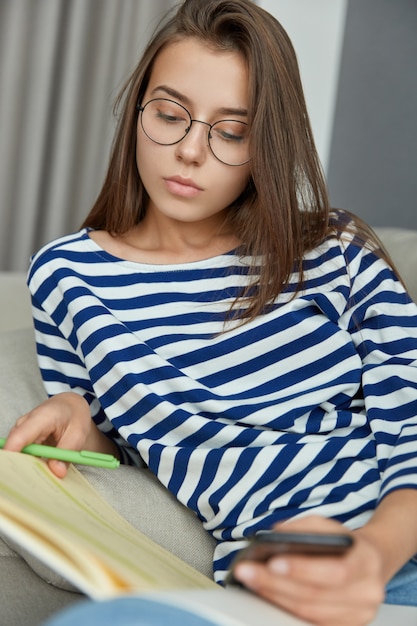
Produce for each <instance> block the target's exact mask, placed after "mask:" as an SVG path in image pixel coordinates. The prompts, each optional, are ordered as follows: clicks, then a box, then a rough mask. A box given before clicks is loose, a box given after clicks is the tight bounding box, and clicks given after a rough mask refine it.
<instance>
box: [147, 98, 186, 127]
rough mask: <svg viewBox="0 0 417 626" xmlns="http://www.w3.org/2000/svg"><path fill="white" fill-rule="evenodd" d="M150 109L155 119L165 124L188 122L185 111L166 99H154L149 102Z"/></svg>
mask: <svg viewBox="0 0 417 626" xmlns="http://www.w3.org/2000/svg"><path fill="white" fill-rule="evenodd" d="M151 111H152V114H153V116H154V118H155V119H156V120H159V121H161V122H164V123H166V124H184V123H186V124H188V122H189V119H188V115H187V112H186V111H185V110H184V109H183V108H182V107H181V106H180V105H179V104H176V103H175V102H170V101H167V100H154V101H153V102H152V103H151Z"/></svg>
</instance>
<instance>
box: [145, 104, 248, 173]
mask: <svg viewBox="0 0 417 626" xmlns="http://www.w3.org/2000/svg"><path fill="white" fill-rule="evenodd" d="M155 100H163V101H164V102H172V103H173V104H176V105H178V106H179V107H181V108H182V109H184V111H185V112H186V113H187V115H188V117H189V118H190V125H189V126H188V128H186V130H185V134H184V136H183V137H181V139H178V141H173V142H171V143H162V142H160V141H156V140H155V139H154V138H153V137H151V136H150V135H148V133H147V132H146V130H145V128H144V126H143V121H142V116H141V118H140V125H141V126H142V130H143V132H144V133H145V135H146V136H147V137H148V139H150V140H151V141H153V142H154V143H156V144H157V145H158V146H175V145H176V144H178V143H181V141H183V139H185V138H186V137H187V135H188V134H189V132H190V130H191V127H192V125H193V122H198V123H199V124H204V125H205V126H208V130H207V144H208V147H209V148H210V152H211V154H212V155H213V156H214V158H215V159H217V161H219V162H220V163H223V165H228V166H229V167H241V166H242V165H246V164H247V163H249V161H251V159H252V157H249V159H247V161H243V163H226V161H222V160H221V159H219V157H218V156H217V155H216V154H215V152H214V151H213V148H212V147H211V143H210V139H211V135H210V131H211V129H212V128H213V126H215V125H216V124H220V122H238V123H239V124H244V125H245V126H249V124H248V123H247V122H242V120H234V119H221V120H217V121H216V122H213V124H209V122H203V120H197V119H193V118H192V117H191V113H190V112H189V110H188V109H186V108H185V106H184V105H182V104H180V103H179V102H177V101H176V100H172V99H171V98H151V99H150V100H148V101H147V102H145V104H144V105H143V106H142V105H141V104H140V102H138V103H137V104H136V108H137V109H138V111H139V113H143V111H144V109H145V107H147V106H148V104H150V103H151V102H155Z"/></svg>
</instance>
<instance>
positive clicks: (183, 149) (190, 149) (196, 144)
mask: <svg viewBox="0 0 417 626" xmlns="http://www.w3.org/2000/svg"><path fill="white" fill-rule="evenodd" d="M209 128H210V124H207V122H200V121H199V120H193V121H192V122H191V127H190V130H189V131H188V133H187V134H186V136H185V137H184V139H182V140H181V141H180V142H179V143H177V144H176V155H177V158H179V159H182V160H183V161H185V162H187V163H202V162H204V160H205V159H206V156H207V151H208V150H209V146H208V131H209Z"/></svg>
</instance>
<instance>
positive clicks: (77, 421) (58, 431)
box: [4, 392, 97, 478]
mask: <svg viewBox="0 0 417 626" xmlns="http://www.w3.org/2000/svg"><path fill="white" fill-rule="evenodd" d="M94 431H97V428H96V426H95V424H94V423H93V421H92V419H91V415H90V410H89V406H88V403H87V402H86V400H84V398H83V397H82V396H80V395H78V394H76V393H72V392H66V393H61V394H58V395H56V396H52V397H51V398H49V399H48V400H46V401H45V402H43V403H42V404H40V405H39V406H38V407H36V408H35V409H33V410H32V411H29V413H26V414H25V415H22V417H20V418H19V419H18V420H17V422H16V424H15V426H14V427H13V428H12V429H11V431H10V433H9V436H8V438H7V441H6V444H5V446H4V449H5V450H11V451H16V452H19V451H20V450H21V449H22V448H24V447H25V446H27V445H28V444H30V443H43V444H46V445H54V446H57V447H59V448H68V449H71V450H82V449H83V448H84V449H85V448H87V449H94V448H91V446H89V441H92V440H93V439H96V438H97V433H95V432H94ZM48 465H49V467H50V469H51V471H52V472H53V473H54V474H55V475H56V476H58V477H59V478H63V477H64V476H65V474H66V473H67V464H66V463H64V462H62V461H56V460H53V459H50V460H48Z"/></svg>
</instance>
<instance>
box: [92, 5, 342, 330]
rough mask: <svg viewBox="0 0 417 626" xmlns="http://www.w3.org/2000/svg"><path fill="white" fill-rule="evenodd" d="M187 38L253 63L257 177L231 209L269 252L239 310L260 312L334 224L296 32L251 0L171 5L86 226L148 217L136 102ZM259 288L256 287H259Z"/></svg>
mask: <svg viewBox="0 0 417 626" xmlns="http://www.w3.org/2000/svg"><path fill="white" fill-rule="evenodd" d="M188 37H193V38H197V39H198V40H200V41H203V42H204V43H206V44H207V45H209V46H211V47H215V48H216V49H220V50H233V51H237V52H239V53H240V54H241V55H242V56H243V58H244V59H245V61H246V63H247V65H248V70H249V124H250V127H251V156H252V158H251V162H250V166H251V177H250V180H249V182H248V185H247V187H246V189H245V190H244V192H243V193H242V194H241V196H240V197H239V198H238V199H237V200H236V201H235V202H234V203H233V204H232V205H231V206H230V207H229V216H230V220H231V221H232V224H233V226H234V229H235V232H236V234H237V236H238V238H239V240H240V241H241V242H242V243H241V247H240V250H239V251H240V252H241V253H242V254H243V255H248V256H252V257H253V258H254V259H255V258H256V257H258V258H259V256H260V257H262V259H263V263H262V268H261V272H260V275H259V266H257V267H254V268H253V277H254V278H253V283H252V285H251V286H249V287H248V288H247V289H246V290H244V291H243V293H242V294H241V297H240V298H239V299H238V301H240V302H242V300H241V298H242V297H245V298H246V300H245V306H244V307H243V309H242V308H241V307H239V309H240V311H239V313H238V316H239V317H241V318H253V317H255V316H256V315H257V314H259V313H260V312H261V311H263V310H265V307H266V306H267V305H268V304H269V303H271V302H272V301H273V300H274V299H275V298H276V297H277V295H278V294H279V293H280V292H281V291H282V290H283V289H284V288H285V286H286V285H287V283H288V280H289V277H290V274H291V273H292V272H293V271H297V272H298V273H299V287H301V286H302V280H303V272H302V259H303V255H304V254H305V252H306V251H307V250H309V249H311V248H313V247H314V246H316V245H317V244H318V243H320V242H321V241H322V240H323V239H324V237H325V236H326V235H327V234H328V232H329V213H330V208H329V200H328V194H327V189H326V184H325V181H324V176H323V173H322V169H321V165H320V161H319V158H318V156H317V151H316V148H315V145H314V140H313V135H312V131H311V127H310V122H309V118H308V114H307V109H306V105H305V100H304V94H303V89H302V85H301V80H300V74H299V69H298V64H297V59H296V55H295V52H294V49H293V46H292V44H291V41H290V39H289V37H288V35H287V33H286V32H285V30H284V29H283V27H282V26H281V25H280V24H279V22H278V21H277V20H276V19H275V18H274V17H273V16H272V15H270V14H269V13H268V12H266V11H265V10H263V9H262V8H260V7H259V6H257V5H256V4H254V3H253V2H251V1H250V0H185V2H183V3H181V4H180V6H179V7H178V9H177V10H176V12H175V13H171V12H170V13H169V14H168V15H167V17H166V19H165V20H164V21H163V22H162V24H161V25H160V27H159V29H158V30H157V32H156V34H155V35H154V36H153V38H152V39H151V41H150V43H149V44H148V46H147V48H146V49H145V51H144V53H143V56H142V59H141V60H140V62H139V63H138V65H137V67H136V69H135V70H134V71H133V73H132V75H131V77H130V78H129V80H128V81H127V83H126V85H125V86H124V88H123V89H122V91H121V92H120V94H119V97H118V99H117V101H116V110H117V109H118V108H121V115H120V118H119V123H118V128H117V131H116V135H115V139H114V143H113V147H112V153H111V158H110V164H109V168H108V172H107V176H106V178H105V181H104V184H103V187H102V189H101V192H100V194H99V196H98V198H97V200H96V202H95V204H94V206H93V208H92V210H91V212H90V214H89V215H88V217H87V219H86V220H85V222H84V226H89V227H92V228H96V229H104V230H107V231H108V232H110V233H112V234H115V235H120V234H123V233H125V232H127V231H128V230H130V229H131V228H132V227H133V226H134V225H135V224H137V223H138V222H140V221H141V220H142V219H143V217H144V215H145V211H146V205H147V194H146V191H145V189H144V187H143V184H142V181H141V179H140V176H139V173H138V171H137V167H136V125H137V115H138V111H137V103H138V101H141V98H142V96H143V94H144V92H145V91H146V88H147V85H148V82H149V78H150V74H151V71H152V67H153V63H154V61H155V59H156V57H157V55H158V53H159V52H160V51H161V50H162V48H164V47H165V46H167V45H169V44H171V43H173V42H175V41H178V40H181V39H184V38H188ZM254 287H255V289H254Z"/></svg>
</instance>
